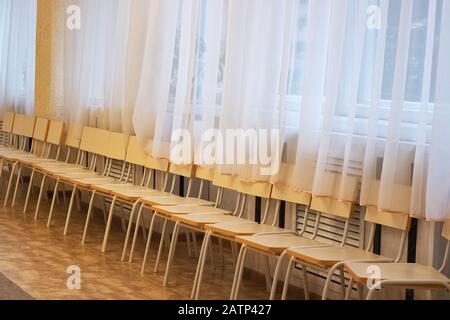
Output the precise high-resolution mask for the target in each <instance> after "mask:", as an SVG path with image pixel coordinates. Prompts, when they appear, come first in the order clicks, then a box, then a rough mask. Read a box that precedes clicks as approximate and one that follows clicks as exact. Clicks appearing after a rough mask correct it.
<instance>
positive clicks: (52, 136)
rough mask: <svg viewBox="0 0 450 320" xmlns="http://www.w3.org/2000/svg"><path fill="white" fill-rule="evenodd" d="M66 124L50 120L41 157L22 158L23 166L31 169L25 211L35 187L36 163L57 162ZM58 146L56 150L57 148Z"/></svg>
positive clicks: (24, 211)
mask: <svg viewBox="0 0 450 320" xmlns="http://www.w3.org/2000/svg"><path fill="white" fill-rule="evenodd" d="M64 129H65V124H64V122H61V121H56V120H50V125H49V128H48V133H47V138H46V139H45V142H44V144H43V145H42V146H41V147H42V148H41V150H42V152H41V155H40V156H41V157H40V158H32V159H21V160H20V161H21V163H22V165H23V166H25V167H26V168H28V169H30V170H31V174H30V181H29V183H28V190H27V195H26V198H25V204H24V207H23V213H24V214H25V213H26V212H27V208H28V201H29V199H30V194H31V189H32V188H33V182H34V177H35V174H36V167H35V165H38V164H41V163H49V162H56V161H57V159H58V158H59V156H60V153H61V143H62V140H63V137H64ZM55 148H56V150H55Z"/></svg>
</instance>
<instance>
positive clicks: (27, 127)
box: [21, 116, 36, 138]
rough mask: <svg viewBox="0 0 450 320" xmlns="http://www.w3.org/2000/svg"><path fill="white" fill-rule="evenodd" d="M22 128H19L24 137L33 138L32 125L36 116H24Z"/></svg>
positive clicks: (34, 124) (33, 125) (34, 123)
mask: <svg viewBox="0 0 450 320" xmlns="http://www.w3.org/2000/svg"><path fill="white" fill-rule="evenodd" d="M22 123H23V128H22V130H21V132H22V134H21V135H22V136H24V137H26V138H33V133H34V127H35V126H36V117H34V116H24V118H23V122H22Z"/></svg>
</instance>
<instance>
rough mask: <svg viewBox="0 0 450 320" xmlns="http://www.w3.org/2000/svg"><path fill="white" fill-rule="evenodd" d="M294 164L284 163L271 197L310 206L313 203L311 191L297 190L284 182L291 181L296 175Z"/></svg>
mask: <svg viewBox="0 0 450 320" xmlns="http://www.w3.org/2000/svg"><path fill="white" fill-rule="evenodd" d="M294 169H295V168H294V165H292V164H287V163H282V164H281V165H280V169H279V171H278V175H277V176H278V181H280V182H276V183H274V184H273V187H272V195H271V198H272V199H274V200H281V201H286V202H291V203H296V204H302V205H306V206H309V205H310V204H311V193H308V192H302V191H296V190H294V189H293V188H291V187H289V186H287V185H286V183H283V182H284V181H291V180H292V177H294Z"/></svg>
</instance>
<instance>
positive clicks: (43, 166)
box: [24, 123, 87, 220]
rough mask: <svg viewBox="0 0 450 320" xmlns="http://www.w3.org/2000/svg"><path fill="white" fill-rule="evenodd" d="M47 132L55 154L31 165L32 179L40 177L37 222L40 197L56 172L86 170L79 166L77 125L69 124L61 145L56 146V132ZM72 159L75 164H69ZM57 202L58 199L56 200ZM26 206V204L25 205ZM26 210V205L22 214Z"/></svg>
mask: <svg viewBox="0 0 450 320" xmlns="http://www.w3.org/2000/svg"><path fill="white" fill-rule="evenodd" d="M50 132H52V131H49V135H48V138H50V141H49V142H50V145H52V144H53V145H57V146H58V149H57V152H56V155H55V157H52V158H50V159H45V160H42V161H38V162H36V163H33V171H34V175H33V178H35V177H36V176H39V175H40V176H42V179H41V184H40V188H39V195H38V199H37V204H36V209H35V213H34V219H35V220H37V219H38V215H39V210H40V205H41V202H42V197H43V195H44V193H45V192H46V191H47V188H46V186H47V183H48V182H50V181H55V180H56V179H55V177H54V173H55V172H57V171H58V170H60V171H61V170H63V169H66V170H72V171H81V172H86V170H87V169H86V168H85V166H82V165H81V150H80V143H81V135H82V132H83V127H82V126H80V125H78V124H73V123H72V124H70V125H69V126H68V130H67V133H64V134H65V138H64V137H63V138H62V140H64V143H63V144H58V141H60V140H59V139H58V133H57V132H56V133H55V134H50ZM63 147H64V149H65V150H64V151H65V157H64V156H63V152H62V148H63ZM61 157H63V159H60V158H61ZM72 158H75V159H76V160H75V162H71V161H73V160H72ZM30 186H31V188H32V184H31V183H30V185H29V190H28V194H27V198H29V194H30V192H31V189H30ZM62 187H63V191H64V192H63V198H64V202H66V195H65V189H64V185H63V186H62ZM57 199H58V200H59V198H57ZM27 204H28V203H27ZM26 210H27V205H26V206H25V207H24V213H25V212H26Z"/></svg>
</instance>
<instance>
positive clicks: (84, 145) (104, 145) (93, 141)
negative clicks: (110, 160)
mask: <svg viewBox="0 0 450 320" xmlns="http://www.w3.org/2000/svg"><path fill="white" fill-rule="evenodd" d="M109 136H110V132H109V131H108V130H103V129H97V128H92V127H84V129H83V134H82V135H81V143H80V149H81V150H82V151H86V152H89V153H93V154H97V155H100V156H105V157H107V156H108V151H109V150H108V149H109Z"/></svg>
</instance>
